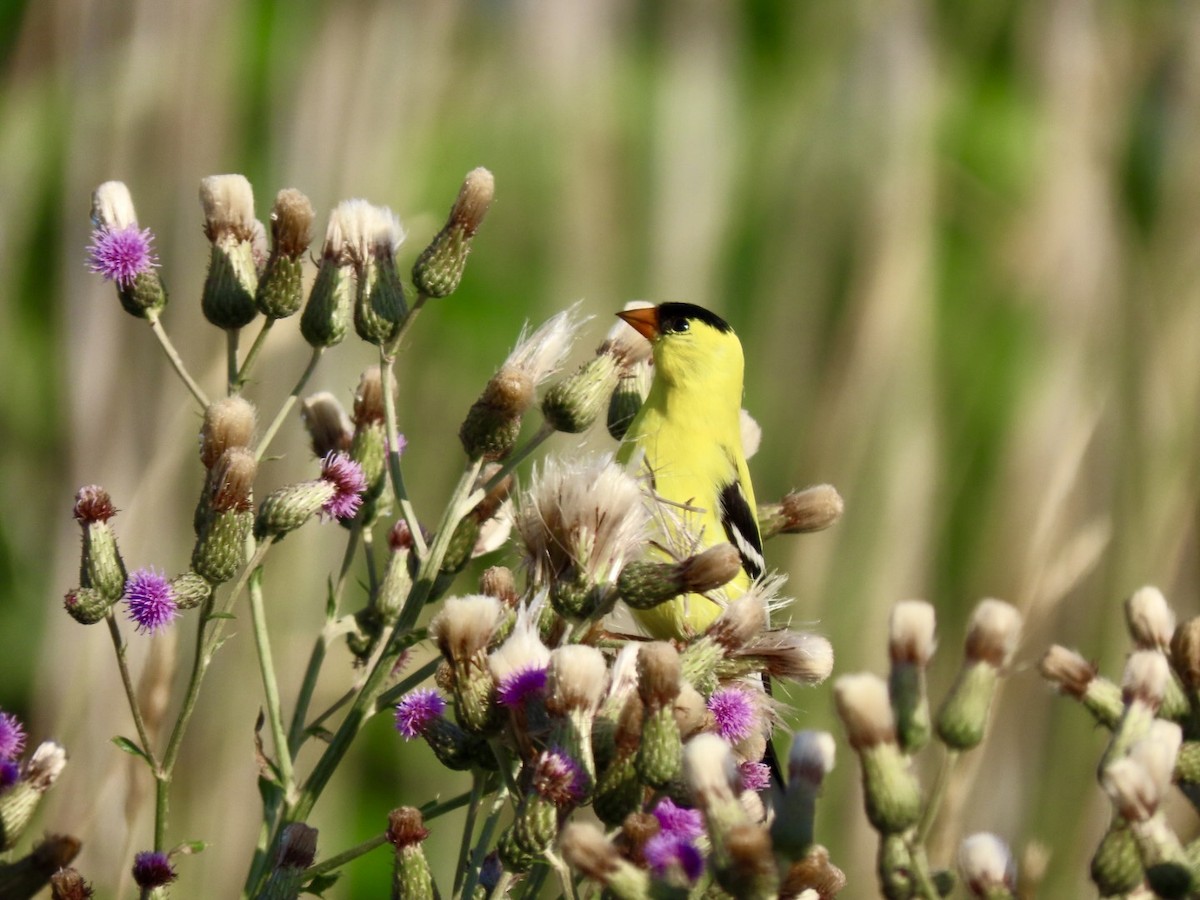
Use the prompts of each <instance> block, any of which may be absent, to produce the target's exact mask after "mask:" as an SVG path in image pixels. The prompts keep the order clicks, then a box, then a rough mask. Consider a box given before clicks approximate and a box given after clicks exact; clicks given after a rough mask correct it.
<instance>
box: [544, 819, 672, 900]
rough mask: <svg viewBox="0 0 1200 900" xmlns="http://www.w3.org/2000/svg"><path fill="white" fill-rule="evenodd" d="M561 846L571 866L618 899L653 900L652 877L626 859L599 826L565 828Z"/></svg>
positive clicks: (569, 826) (581, 824)
mask: <svg viewBox="0 0 1200 900" xmlns="http://www.w3.org/2000/svg"><path fill="white" fill-rule="evenodd" d="M558 846H559V850H560V851H561V852H562V855H563V858H564V859H565V860H566V861H567V865H569V866H570V867H571V868H572V869H577V870H578V871H580V872H582V873H583V875H584V876H585V877H587V878H591V879H592V880H593V881H596V882H599V883H600V884H601V885H603V886H604V887H605V888H607V889H608V890H609V891H610V892H611V893H612V895H613V896H614V897H616V898H618V900H649V897H650V876H649V875H647V874H646V872H645V871H644V870H642V869H639V868H637V867H636V866H634V865H633V864H632V863H630V862H629V861H628V860H625V859H623V858H622V857H621V854H620V853H619V852H618V851H617V848H616V847H614V846H613V845H612V844H610V843H609V842H608V841H607V840H606V839H605V837H604V835H603V834H601V832H600V830H599V829H598V828H596V826H595V825H591V824H584V823H581V822H572V823H571V824H569V825H567V827H566V828H564V829H563V831H562V836H561V837H560V838H559V842H558Z"/></svg>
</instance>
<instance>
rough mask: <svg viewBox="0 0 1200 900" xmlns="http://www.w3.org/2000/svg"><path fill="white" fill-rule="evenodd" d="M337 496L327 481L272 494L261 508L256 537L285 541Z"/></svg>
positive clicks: (281, 490)
mask: <svg viewBox="0 0 1200 900" xmlns="http://www.w3.org/2000/svg"><path fill="white" fill-rule="evenodd" d="M333 495H334V487H333V485H331V484H330V483H329V482H327V481H321V480H319V481H304V482H301V483H299V484H291V485H287V486H285V487H281V488H279V489H278V490H275V491H272V492H271V493H270V494H268V495H267V497H266V499H265V500H263V502H262V504H261V505H260V506H259V508H258V518H257V519H256V520H255V522H254V536H255V537H256V538H258V539H259V540H262V539H264V538H267V537H283V536H284V535H285V534H288V533H289V532H292V531H295V530H296V529H297V528H299V527H300V526H301V525H303V524H304V523H305V522H307V521H308V520H309V519H311V518H312V517H313V516H314V515H316V514H317V512H318V511H319V510H320V509H321V507H322V506H323V505H324V504H325V503H326V502H327V501H328V500H329V499H330V498H331V497H332V496H333Z"/></svg>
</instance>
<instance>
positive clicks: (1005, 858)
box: [958, 832, 1017, 900]
mask: <svg viewBox="0 0 1200 900" xmlns="http://www.w3.org/2000/svg"><path fill="white" fill-rule="evenodd" d="M958 870H959V872H960V873H961V874H962V879H963V886H964V887H966V889H967V892H968V893H969V894H970V895H971V896H972V897H976V898H979V900H1011V898H1015V897H1016V887H1017V865H1016V862H1015V861H1014V860H1013V857H1012V853H1010V852H1009V849H1008V845H1007V844H1005V843H1004V841H1002V840H1001V839H1000V838H998V837H997V836H996V835H994V834H990V833H988V832H980V833H978V834H972V835H970V836H968V837H966V838H963V842H962V843H961V844H960V845H959V848H958Z"/></svg>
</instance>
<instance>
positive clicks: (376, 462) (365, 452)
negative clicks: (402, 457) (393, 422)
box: [350, 422, 387, 503]
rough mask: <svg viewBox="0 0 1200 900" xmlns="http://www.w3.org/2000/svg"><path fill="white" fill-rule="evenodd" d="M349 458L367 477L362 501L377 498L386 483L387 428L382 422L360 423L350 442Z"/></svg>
mask: <svg viewBox="0 0 1200 900" xmlns="http://www.w3.org/2000/svg"><path fill="white" fill-rule="evenodd" d="M350 458H351V459H352V460H354V461H355V462H356V463H358V465H359V467H360V468H361V469H362V470H363V477H365V478H366V479H367V489H366V490H365V491H363V502H364V503H369V502H371V501H374V500H378V499H379V497H380V495H381V494H382V493H383V489H384V486H385V485H386V484H387V430H386V428H385V427H384V425H383V423H382V422H369V423H367V424H365V425H360V426H359V427H358V428H357V429H356V430H355V432H354V438H353V439H352V440H351V442H350Z"/></svg>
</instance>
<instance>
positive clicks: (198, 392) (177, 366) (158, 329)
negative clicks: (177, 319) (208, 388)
mask: <svg viewBox="0 0 1200 900" xmlns="http://www.w3.org/2000/svg"><path fill="white" fill-rule="evenodd" d="M147 321H148V322H149V323H150V330H151V331H153V332H154V336H155V337H156V338H158V343H159V345H160V346H161V347H162V349H163V353H165V354H167V361H168V362H170V363H171V368H173V369H174V370H175V374H176V375H178V376H179V378H180V380H181V381H182V382H183V383H184V385H185V386H186V387H187V389H188V390H189V391H191V392H192V396H193V397H195V398H196V402H197V403H199V404H200V406H201V407H203V408H204V409H208V395H207V394H206V393H204V391H203V390H202V389H201V388H200V385H198V384H196V380H195V379H194V378H192V376H191V375H190V374H189V373H188V370H187V366H185V365H184V364H183V359H181V358H180V356H179V352H178V351H177V350H176V349H175V345H174V344H172V343H171V339H170V338H169V337H167V332H166V331H165V330H164V329H163V327H162V323H161V322H159V321H158V316H157V315H153V316H151V317H150V318H149V319H147Z"/></svg>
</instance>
